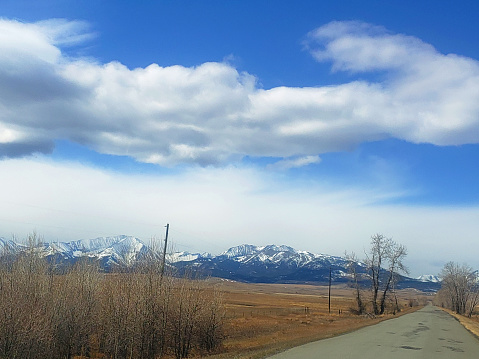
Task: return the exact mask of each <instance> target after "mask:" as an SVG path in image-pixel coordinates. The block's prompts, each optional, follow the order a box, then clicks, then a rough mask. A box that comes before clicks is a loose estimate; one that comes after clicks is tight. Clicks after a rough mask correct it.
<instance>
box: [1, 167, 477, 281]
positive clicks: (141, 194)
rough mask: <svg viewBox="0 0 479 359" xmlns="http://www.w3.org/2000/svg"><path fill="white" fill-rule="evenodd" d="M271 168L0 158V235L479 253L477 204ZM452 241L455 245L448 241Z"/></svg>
mask: <svg viewBox="0 0 479 359" xmlns="http://www.w3.org/2000/svg"><path fill="white" fill-rule="evenodd" d="M279 177H281V176H277V175H276V173H271V172H268V171H263V170H258V169H254V168H238V167H233V166H227V167H221V168H213V167H209V168H199V167H195V168H189V169H187V170H184V171H182V172H181V173H177V174H170V175H161V176H158V175H144V174H128V175H125V174H119V173H117V172H114V171H106V170H103V169H95V168H92V167H87V166H84V165H81V164H79V163H73V162H54V161H51V160H48V159H44V158H43V159H42V158H23V159H8V160H4V161H0V183H1V184H2V186H0V198H2V202H1V203H2V206H1V207H0V223H2V226H1V227H0V237H2V236H3V237H6V238H10V236H11V234H12V233H13V234H15V235H17V236H18V238H19V239H23V238H25V237H26V235H27V234H28V233H30V232H31V231H33V230H36V231H37V233H38V234H39V235H41V236H44V238H45V241H56V240H60V241H67V240H77V239H81V238H85V239H86V238H96V237H99V236H109V235H117V234H129V235H134V236H137V237H139V238H141V239H142V240H144V241H145V242H147V243H148V241H149V240H150V238H152V237H156V238H158V239H160V238H162V237H164V234H165V228H164V226H165V224H166V223H167V222H168V223H170V225H171V227H170V233H169V235H170V239H171V243H173V245H174V247H175V248H176V249H177V250H188V251H191V252H203V251H210V252H212V253H215V254H219V253H221V252H222V251H224V250H226V249H227V248H229V247H231V246H235V245H239V244H242V243H251V244H256V245H266V244H272V243H274V244H287V245H290V246H292V247H294V248H297V249H303V250H308V251H311V252H316V253H320V252H321V253H328V254H332V255H343V254H344V251H345V250H347V251H355V252H356V253H357V254H358V256H360V257H363V253H364V248H365V247H367V246H368V245H369V240H370V236H371V235H373V234H374V233H377V232H379V233H384V234H385V235H387V236H393V238H394V239H395V240H396V241H398V242H399V243H402V244H404V245H406V246H407V248H408V250H409V255H408V257H407V264H408V266H410V268H411V270H412V272H413V273H412V274H413V275H420V274H424V273H438V272H439V271H440V269H441V267H442V266H443V265H444V264H445V263H446V262H447V261H450V260H453V261H458V262H464V261H465V262H467V263H469V264H470V265H473V266H475V267H478V266H479V260H478V258H477V253H476V252H475V251H464V248H475V246H476V243H477V235H476V234H477V218H478V215H479V209H478V208H477V207H462V208H461V207H453V208H432V207H420V206H416V207H414V206H413V207H411V206H400V205H378V204H377V198H378V197H380V198H387V197H389V198H394V196H396V195H397V194H396V193H395V192H391V191H388V190H380V189H378V188H376V189H375V190H374V191H370V190H369V191H368V190H365V189H361V188H348V189H347V190H344V189H338V188H330V187H327V186H324V185H323V184H321V183H317V182H313V181H308V182H307V185H298V186H291V184H290V183H285V182H284V181H283V180H282V179H281V178H279ZM451 241H454V245H448V244H449V243H451Z"/></svg>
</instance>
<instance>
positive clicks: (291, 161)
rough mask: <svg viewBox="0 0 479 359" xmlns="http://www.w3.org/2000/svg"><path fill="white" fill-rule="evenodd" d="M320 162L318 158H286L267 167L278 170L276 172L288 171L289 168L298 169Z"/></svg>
mask: <svg viewBox="0 0 479 359" xmlns="http://www.w3.org/2000/svg"><path fill="white" fill-rule="evenodd" d="M319 162H321V158H319V156H305V157H298V158H288V159H284V160H281V161H278V162H276V163H273V164H272V165H269V166H268V168H269V169H278V170H288V169H290V168H300V167H304V166H308V165H311V164H314V163H319Z"/></svg>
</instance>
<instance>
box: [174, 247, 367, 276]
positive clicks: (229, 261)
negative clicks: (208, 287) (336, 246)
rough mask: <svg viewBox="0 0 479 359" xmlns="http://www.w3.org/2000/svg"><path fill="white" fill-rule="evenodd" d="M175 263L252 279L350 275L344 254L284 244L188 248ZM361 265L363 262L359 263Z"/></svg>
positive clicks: (212, 274)
mask: <svg viewBox="0 0 479 359" xmlns="http://www.w3.org/2000/svg"><path fill="white" fill-rule="evenodd" d="M178 258H182V260H175V261H174V263H172V265H173V266H175V267H176V268H178V269H180V270H182V269H189V270H191V268H194V269H195V270H196V271H199V272H202V273H205V274H207V275H211V276H215V277H221V278H226V279H233V280H241V281H248V282H265V283H271V282H323V281H327V280H329V270H330V268H331V274H332V277H333V278H334V280H336V281H346V280H347V278H348V274H347V269H346V266H347V264H348V261H347V260H346V259H344V258H341V257H334V256H330V255H326V254H314V253H311V252H306V251H299V250H296V249H294V248H291V247H289V246H284V245H280V246H278V245H267V246H254V245H250V244H243V245H240V246H236V247H232V248H230V249H228V250H227V251H225V252H223V253H221V254H220V255H218V256H211V255H209V256H205V255H191V257H188V255H186V254H185V253H184V252H182V255H181V256H180V257H178ZM359 268H361V265H359Z"/></svg>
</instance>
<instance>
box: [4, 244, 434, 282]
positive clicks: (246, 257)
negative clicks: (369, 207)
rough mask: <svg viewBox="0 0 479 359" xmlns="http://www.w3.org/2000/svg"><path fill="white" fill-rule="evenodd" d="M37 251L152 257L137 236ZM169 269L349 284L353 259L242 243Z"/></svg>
mask: <svg viewBox="0 0 479 359" xmlns="http://www.w3.org/2000/svg"><path fill="white" fill-rule="evenodd" d="M26 248H27V247H26V246H25V245H22V244H18V243H16V242H14V241H12V240H6V239H4V238H0V253H2V252H6V253H9V254H12V255H15V254H18V253H20V252H22V251H24V250H26ZM37 252H38V253H39V254H40V255H42V256H44V257H46V258H47V259H49V260H51V261H54V263H56V264H57V265H71V264H72V263H75V262H76V261H78V260H79V259H80V258H89V259H90V260H93V261H97V262H98V263H99V265H100V267H101V268H102V269H103V270H105V271H110V270H112V269H114V268H131V267H134V266H135V265H136V264H137V263H138V262H139V261H140V260H141V259H142V258H145V256H146V255H148V254H149V253H151V250H150V248H149V247H148V246H147V245H145V244H144V243H143V242H142V241H141V240H140V239H138V238H136V237H133V236H126V235H120V236H113V237H99V238H94V239H84V240H78V241H72V242H45V243H41V244H40V245H39V246H38V248H37ZM167 263H168V265H169V268H175V270H176V271H177V272H178V274H180V275H181V274H182V273H185V272H188V273H195V275H199V276H213V277H219V278H225V279H230V280H236V281H244V282H253V283H327V282H328V281H329V273H330V270H331V277H332V281H333V282H334V283H348V282H349V281H350V276H349V273H348V269H347V265H348V263H349V262H348V260H347V259H345V258H342V257H336V256H331V255H327V254H314V253H311V252H307V251H301V250H297V249H294V248H292V247H289V246H285V245H275V244H270V245H266V246H255V245H251V244H242V245H239V246H235V247H232V248H229V249H228V250H226V251H224V252H223V253H221V254H219V255H217V256H214V255H212V254H210V253H189V252H175V253H170V254H168V255H167ZM356 266H357V268H356V270H357V272H358V273H359V275H360V278H362V280H363V282H364V284H365V285H367V284H368V272H367V268H366V265H365V264H364V263H361V262H357V263H356ZM398 278H399V282H398V284H397V287H398V288H404V287H411V288H417V289H421V290H437V289H439V288H440V282H439V279H438V278H437V277H436V276H433V275H424V276H421V277H418V278H416V279H414V278H409V277H405V276H398Z"/></svg>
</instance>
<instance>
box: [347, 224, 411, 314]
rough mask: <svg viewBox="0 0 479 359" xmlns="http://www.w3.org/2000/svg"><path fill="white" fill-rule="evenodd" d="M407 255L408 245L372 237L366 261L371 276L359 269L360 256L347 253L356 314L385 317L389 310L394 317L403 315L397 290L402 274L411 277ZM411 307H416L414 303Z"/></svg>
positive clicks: (353, 308)
mask: <svg viewBox="0 0 479 359" xmlns="http://www.w3.org/2000/svg"><path fill="white" fill-rule="evenodd" d="M406 255H407V249H406V247H405V246H404V245H402V244H399V243H396V242H395V241H393V240H392V239H391V238H387V237H386V236H384V235H383V234H380V233H377V234H375V235H373V236H371V242H370V247H369V250H368V251H367V252H366V258H365V260H364V261H363V262H364V263H365V265H366V273H367V275H364V274H362V273H361V270H360V268H359V267H360V263H359V262H358V258H357V256H356V254H354V253H352V254H347V253H346V258H347V259H348V262H349V264H348V270H349V275H350V277H351V284H352V287H353V288H354V302H355V305H354V306H353V307H351V311H352V312H353V313H355V314H358V315H361V314H365V313H369V314H372V315H382V314H384V313H385V312H386V310H387V309H388V308H390V309H391V311H392V312H393V313H394V314H395V313H396V312H399V311H401V306H400V305H399V301H398V298H397V292H396V289H395V287H396V283H397V281H398V279H399V273H404V274H407V273H408V269H407V268H406V266H405V265H404V258H405V257H406ZM365 281H366V282H368V281H369V283H370V285H369V287H368V288H367V289H366V288H364V284H363V283H364V282H365ZM410 304H411V306H413V304H414V302H410Z"/></svg>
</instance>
